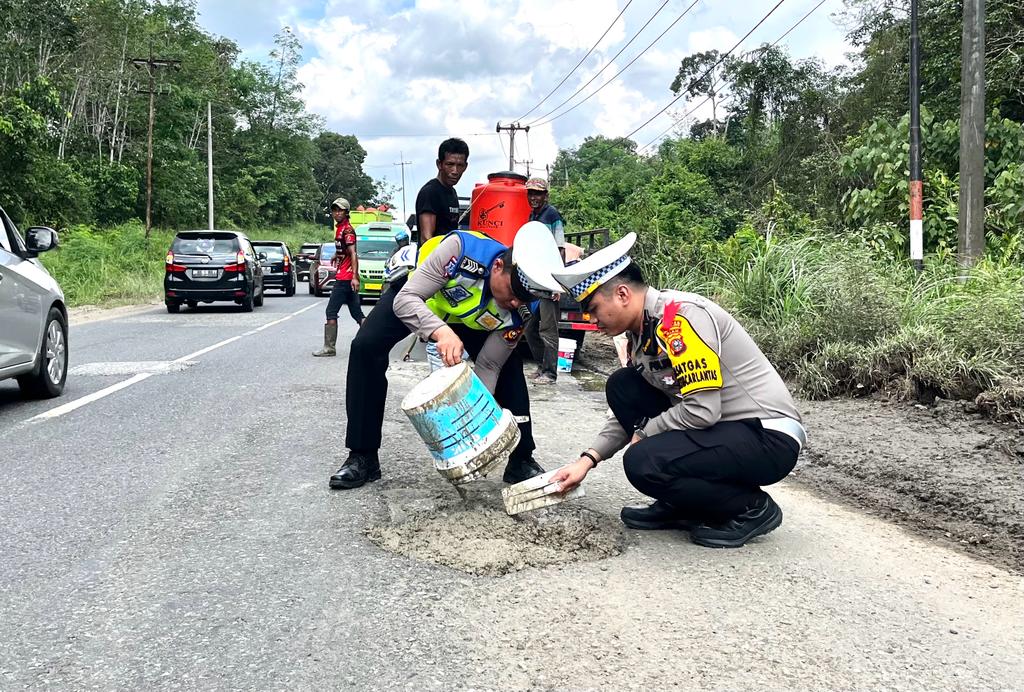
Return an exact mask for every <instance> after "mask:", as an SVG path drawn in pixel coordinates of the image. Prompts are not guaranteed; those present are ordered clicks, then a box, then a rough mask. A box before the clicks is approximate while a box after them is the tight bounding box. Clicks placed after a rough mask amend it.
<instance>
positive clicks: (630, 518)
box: [619, 500, 700, 531]
mask: <svg viewBox="0 0 1024 692" xmlns="http://www.w3.org/2000/svg"><path fill="white" fill-rule="evenodd" d="M619 518H620V519H622V523H623V524H625V525H626V526H628V527H629V528H631V529H641V530H644V531H649V530H656V529H678V530H680V531H689V530H691V529H693V528H694V527H696V526H697V525H699V524H700V522H699V521H697V520H696V519H681V518H680V517H679V514H678V512H676V510H675V509H673V508H672V507H669V506H668V505H667V504H665V503H664V502H662V501H661V500H655V501H654V502H652V503H651V504H649V505H646V506H641V505H634V506H632V507H623V508H622V511H621V512H619Z"/></svg>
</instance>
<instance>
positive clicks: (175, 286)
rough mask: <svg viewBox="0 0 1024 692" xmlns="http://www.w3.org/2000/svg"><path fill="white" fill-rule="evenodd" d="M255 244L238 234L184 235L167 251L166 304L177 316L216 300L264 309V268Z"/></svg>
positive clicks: (190, 232) (246, 310)
mask: <svg viewBox="0 0 1024 692" xmlns="http://www.w3.org/2000/svg"><path fill="white" fill-rule="evenodd" d="M262 259H265V255H262V254H261V255H257V254H256V250H254V249H253V246H252V243H250V242H249V239H248V238H247V237H246V236H245V234H244V233H238V232H236V231H182V232H181V233H179V234H178V235H176V236H175V237H174V241H173V242H172V243H171V249H170V250H168V251H167V264H166V267H165V270H166V271H165V273H164V304H165V305H166V306H167V312H177V311H178V309H179V308H181V304H182V303H185V304H186V305H188V306H189V307H190V308H194V307H195V306H196V305H198V304H199V303H212V302H213V301H215V300H220V301H232V302H235V303H238V304H239V305H241V306H242V310H244V311H245V312H252V309H253V306H254V305H255V306H259V305H263V268H262V267H261V266H260V260H262Z"/></svg>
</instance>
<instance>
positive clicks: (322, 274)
mask: <svg viewBox="0 0 1024 692" xmlns="http://www.w3.org/2000/svg"><path fill="white" fill-rule="evenodd" d="M329 273H330V272H328V271H327V270H326V269H324V268H322V267H321V268H320V269H319V270H318V271H317V273H316V274H317V276H319V277H320V278H321V279H326V278H327V275H328V274H329Z"/></svg>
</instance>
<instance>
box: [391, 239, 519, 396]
mask: <svg viewBox="0 0 1024 692" xmlns="http://www.w3.org/2000/svg"><path fill="white" fill-rule="evenodd" d="M461 254H462V240H461V239H460V238H459V236H458V235H456V234H454V233H453V234H451V235H449V236H448V237H447V238H445V239H444V240H442V241H441V243H440V244H439V245H438V246H437V248H436V249H435V250H434V251H433V252H432V253H430V256H429V257H427V258H426V259H425V260H423V264H421V265H420V266H418V267H416V271H415V272H413V274H412V277H411V278H410V279H409V280H408V281H407V282H406V283H405V285H404V286H402V289H401V290H400V291H399V292H398V295H396V296H395V304H394V308H393V309H394V311H395V316H396V317H397V318H398V319H400V320H401V321H402V324H404V325H405V326H406V327H408V328H409V330H410V331H411V332H413V333H414V334H416V335H417V336H419V337H420V338H421V339H423V340H424V341H429V340H430V335H431V334H433V333H434V332H436V331H437V330H438V329H440V328H441V327H444V326H445V322H444V320H442V319H441V318H440V317H438V316H437V315H435V314H434V313H433V312H431V311H430V308H429V307H427V304H426V300H427V299H428V298H430V297H431V296H433V295H434V294H435V293H437V292H438V291H440V290H441V289H442V288H444V287H445V285H446V284H447V283H448V281H449V278H450V277H449V276H448V273H447V271H446V270H445V265H446V264H447V263H448V259H449V258H450V257H459V256H460V255H461ZM487 271H488V273H489V272H490V271H491V268H490V267H487ZM451 326H457V325H451ZM522 333H523V328H522V327H514V328H506V327H502V328H500V329H498V330H496V331H492V332H491V333H490V334H488V335H487V340H486V341H484V345H483V347H481V349H480V353H478V354H477V357H476V359H475V362H476V367H475V368H474V370H473V372H475V373H476V376H477V377H479V378H480V380H481V381H482V382H483V383H484V386H485V387H487V390H488V391H489V392H491V393H492V394H493V393H494V388H495V387H496V386H497V384H498V375H499V374H500V373H501V368H502V366H504V365H505V361H507V360H508V358H509V356H510V355H512V351H513V349H515V347H516V344H518V343H519V339H520V337H521V336H522Z"/></svg>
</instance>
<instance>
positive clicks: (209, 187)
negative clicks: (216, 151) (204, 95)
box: [206, 101, 213, 231]
mask: <svg viewBox="0 0 1024 692" xmlns="http://www.w3.org/2000/svg"><path fill="white" fill-rule="evenodd" d="M206 194H207V209H208V210H209V211H208V215H209V217H210V230H211V231H212V230H213V106H212V105H211V103H210V102H209V101H207V102H206Z"/></svg>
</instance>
